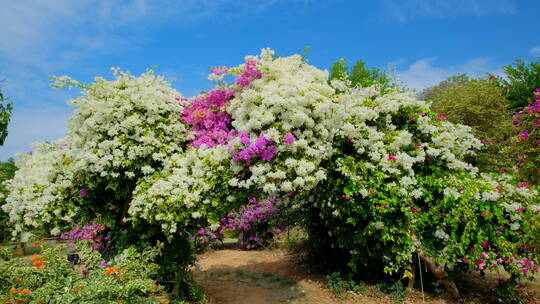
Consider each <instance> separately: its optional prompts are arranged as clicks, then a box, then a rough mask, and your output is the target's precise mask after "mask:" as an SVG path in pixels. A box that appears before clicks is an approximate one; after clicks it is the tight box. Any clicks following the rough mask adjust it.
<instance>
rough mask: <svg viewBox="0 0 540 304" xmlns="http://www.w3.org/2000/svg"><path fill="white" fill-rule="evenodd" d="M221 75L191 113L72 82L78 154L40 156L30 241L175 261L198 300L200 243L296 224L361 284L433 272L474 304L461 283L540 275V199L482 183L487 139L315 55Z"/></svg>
mask: <svg viewBox="0 0 540 304" xmlns="http://www.w3.org/2000/svg"><path fill="white" fill-rule="evenodd" d="M362 67H363V66H360V67H359V68H358V69H357V70H359V69H361V68H362ZM211 72H212V73H211V74H210V76H209V79H211V80H213V81H215V82H216V87H215V88H214V89H212V90H210V91H208V92H204V93H202V94H201V95H199V96H196V97H194V98H191V99H186V98H183V97H182V96H181V94H180V93H178V92H176V91H175V90H174V89H172V88H171V87H170V84H169V83H167V82H166V81H165V80H164V79H163V78H162V77H159V76H156V75H154V73H153V72H152V71H148V72H146V73H144V74H142V75H141V76H139V77H135V76H133V75H131V74H129V73H127V72H122V71H120V70H118V69H114V73H115V78H114V79H113V80H105V79H103V78H96V80H95V82H94V83H91V84H81V83H78V82H76V81H74V80H72V79H70V78H68V77H57V78H56V83H55V85H56V86H59V87H65V86H78V87H81V88H82V96H81V97H79V98H77V99H74V100H72V101H71V102H70V103H71V105H73V106H76V107H77V109H76V110H75V113H74V115H73V116H72V117H71V118H70V121H69V126H68V135H67V137H66V138H64V139H62V140H59V141H58V142H54V143H41V144H37V145H36V146H35V150H34V151H33V153H32V154H29V155H24V156H22V157H21V159H20V160H19V161H18V162H17V168H18V170H17V172H16V173H15V176H14V178H13V179H12V180H10V181H9V182H8V183H7V184H6V187H7V189H8V192H9V194H8V196H7V198H6V204H4V205H3V206H2V208H3V210H4V211H5V212H6V213H8V214H9V217H10V221H11V223H12V225H13V227H14V229H13V237H14V238H17V239H19V240H21V241H23V242H24V241H28V240H31V239H32V238H33V237H35V236H34V235H35V232H36V231H43V230H47V231H50V233H51V234H52V235H60V234H61V233H62V232H64V233H66V232H67V234H65V235H66V236H67V237H68V238H70V239H72V240H74V241H75V240H80V239H91V240H92V241H93V244H94V246H93V247H94V249H95V250H96V251H100V253H101V254H102V256H103V257H108V258H110V259H112V260H114V259H115V258H116V257H121V256H122V255H123V254H125V253H126V252H131V251H135V252H144V251H143V249H144V248H146V247H148V246H159V247H160V248H161V250H160V252H159V254H156V255H155V256H152V258H151V260H152V262H153V263H156V264H158V265H159V269H158V270H157V272H156V277H155V278H156V280H157V282H158V283H159V284H161V285H163V286H164V287H165V288H166V289H167V291H168V292H169V293H172V294H173V295H174V297H176V298H181V299H194V300H196V299H197V298H198V297H199V296H200V293H199V292H198V291H197V289H196V288H193V286H191V278H190V275H189V271H188V269H189V267H190V266H192V265H193V264H194V261H195V258H194V253H195V245H194V243H193V242H199V243H201V242H202V240H204V241H205V242H206V241H207V240H208V239H209V238H210V239H213V235H214V236H216V237H217V235H216V234H220V232H221V231H222V230H223V229H226V228H230V229H238V228H239V227H240V228H241V229H242V230H243V231H242V233H243V236H245V237H243V240H242V241H243V242H244V244H243V245H244V246H245V247H246V248H248V249H252V248H253V247H259V246H262V245H264V244H266V242H267V239H270V238H271V237H272V236H273V235H274V234H276V233H278V230H281V227H280V225H283V224H282V223H281V221H279V220H277V219H279V217H280V216H283V217H285V216H289V215H290V216H294V217H295V218H294V220H293V221H291V222H296V221H297V222H301V223H302V224H303V225H304V226H305V227H306V230H307V231H308V234H309V239H310V241H311V242H312V245H313V246H312V248H313V249H314V250H315V251H317V250H318V251H319V252H322V256H323V257H324V258H325V259H326V260H329V259H331V260H332V261H335V263H334V265H330V267H331V268H333V269H332V271H331V272H334V271H339V270H341V271H346V272H348V273H349V274H350V278H351V280H359V279H364V278H361V277H362V273H366V271H365V270H366V269H369V270H370V272H369V273H370V274H371V275H372V278H384V279H390V280H393V281H394V282H397V281H400V280H402V279H405V278H409V279H410V278H413V277H414V271H413V265H414V264H415V263H417V258H418V257H420V258H421V259H422V260H423V261H424V262H425V263H426V264H427V265H428V266H429V269H430V271H431V272H432V273H433V274H434V275H435V277H436V278H437V279H438V280H439V282H440V283H441V284H443V285H444V286H445V287H446V288H447V290H448V291H449V292H450V293H451V294H452V295H453V296H454V297H459V295H460V294H459V290H458V288H457V286H456V284H455V282H454V280H453V278H454V276H452V274H453V273H459V272H460V271H461V272H462V271H478V272H484V271H486V270H488V269H493V270H499V269H504V270H505V271H507V272H509V273H510V274H512V280H513V281H515V280H516V279H518V278H522V277H531V276H532V275H533V274H534V273H535V272H537V271H538V266H537V265H538V263H539V261H538V248H537V247H534V246H531V245H530V243H527V241H526V240H527V238H525V237H524V236H527V235H531V234H533V233H534V229H532V227H533V226H532V225H531V223H533V222H537V221H538V212H539V208H540V206H539V204H540V203H539V201H538V192H537V189H536V188H535V186H532V185H529V184H527V183H524V182H521V181H519V180H517V179H516V178H515V177H514V176H513V175H512V174H510V173H507V172H502V173H501V172H499V173H496V174H487V173H486V174H484V173H482V174H481V173H479V172H478V169H477V168H476V167H475V166H474V165H473V164H471V163H470V162H469V159H470V158H471V157H473V156H474V155H475V153H476V150H478V149H479V148H480V147H481V146H482V143H481V142H480V140H479V139H477V138H476V137H475V136H474V135H473V133H472V129H471V128H470V127H467V126H464V125H460V124H454V123H451V122H449V121H447V119H446V117H445V115H444V114H443V113H439V112H434V111H432V110H431V109H430V107H429V104H428V103H426V102H424V101H420V100H417V99H416V98H415V97H414V96H413V95H412V94H411V93H407V92H404V90H403V89H401V88H399V87H396V86H387V85H386V84H387V81H386V80H385V79H386V78H384V77H382V76H381V77H379V76H380V75H379V74H377V73H375V75H379V76H377V77H378V79H380V80H381V81H382V83H377V82H375V83H374V85H372V86H369V87H361V86H358V84H359V83H357V82H354V81H352V80H355V79H349V78H350V77H352V76H354V75H355V74H354V69H353V72H352V74H347V73H345V74H343V75H341V76H340V77H336V78H334V79H330V78H329V74H328V72H326V71H323V70H320V69H318V68H316V67H314V66H311V65H309V64H308V63H307V62H306V61H305V59H304V58H303V57H302V56H300V55H293V56H289V57H278V56H275V55H274V52H273V51H272V50H269V49H264V50H262V52H261V54H260V55H258V56H247V57H246V58H245V61H244V63H243V64H241V65H239V66H237V67H232V68H228V67H214V68H212V70H211ZM351 75H352V76H351ZM360 83H362V82H360ZM441 114H442V115H441ZM278 212H279V214H280V215H279V216H277V214H278ZM84 225H90V226H92V225H93V227H94V228H92V229H94V230H93V231H95V230H99V231H102V230H100V229H101V228H102V227H106V229H107V236H106V237H105V236H103V237H100V236H99V235H98V234H93V233H90V232H85V230H84V229H85V228H84V227H83V226H84ZM98 225H99V226H98ZM80 227H83V229H82V230H83V232H81V231H80V229H81V228H80ZM97 228H99V229H97ZM103 230H105V228H104V229H103ZM524 234H527V235H524ZM82 235H84V237H83V236H82ZM106 238H107V239H106ZM96 243H98V245H96ZM396 284H397V285H399V284H398V283H396ZM397 285H396V286H397Z"/></svg>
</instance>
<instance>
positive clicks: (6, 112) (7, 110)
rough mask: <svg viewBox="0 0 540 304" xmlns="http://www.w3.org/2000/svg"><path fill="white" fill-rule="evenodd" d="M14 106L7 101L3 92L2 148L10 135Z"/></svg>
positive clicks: (0, 103)
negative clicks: (9, 128) (9, 125)
mask: <svg viewBox="0 0 540 304" xmlns="http://www.w3.org/2000/svg"><path fill="white" fill-rule="evenodd" d="M12 111H13V105H12V103H11V102H9V101H7V100H6V98H5V97H4V94H3V93H2V91H0V146H2V145H3V144H4V141H5V140H6V137H7V135H8V124H9V121H10V120H11V112H12Z"/></svg>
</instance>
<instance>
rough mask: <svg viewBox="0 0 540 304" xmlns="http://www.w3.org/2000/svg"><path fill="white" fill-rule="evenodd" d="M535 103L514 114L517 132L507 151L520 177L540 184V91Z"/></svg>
mask: <svg viewBox="0 0 540 304" xmlns="http://www.w3.org/2000/svg"><path fill="white" fill-rule="evenodd" d="M533 93H534V97H535V101H534V102H531V103H530V104H529V105H527V106H526V107H525V108H524V109H523V110H521V111H518V112H516V113H514V117H513V119H512V121H513V123H514V126H515V130H514V132H512V134H513V137H512V138H511V142H510V145H509V147H508V148H507V149H506V151H505V152H507V153H508V154H510V155H513V156H514V161H515V162H514V164H515V165H516V167H517V168H518V172H519V175H520V176H521V177H522V178H523V179H525V180H526V181H528V182H530V183H533V184H535V185H538V184H539V183H540V166H539V165H538V164H539V161H540V133H539V128H538V126H539V125H540V89H536V90H535V91H534V92H533Z"/></svg>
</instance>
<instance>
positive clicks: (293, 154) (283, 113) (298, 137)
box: [227, 50, 341, 194]
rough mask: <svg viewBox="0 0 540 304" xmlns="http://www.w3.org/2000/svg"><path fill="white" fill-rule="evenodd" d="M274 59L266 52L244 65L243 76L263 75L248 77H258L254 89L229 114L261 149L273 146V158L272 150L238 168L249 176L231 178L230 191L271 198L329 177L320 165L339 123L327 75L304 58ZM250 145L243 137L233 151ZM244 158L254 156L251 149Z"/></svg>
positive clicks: (242, 95) (235, 100)
mask: <svg viewBox="0 0 540 304" xmlns="http://www.w3.org/2000/svg"><path fill="white" fill-rule="evenodd" d="M272 55H273V51H270V50H263V51H262V53H261V55H260V57H258V58H254V57H248V58H247V61H248V62H254V60H257V62H258V64H257V65H254V67H250V66H249V64H246V66H245V67H242V68H241V70H242V71H245V70H248V69H249V70H250V71H252V70H253V69H256V70H257V71H260V73H261V74H259V73H255V72H249V74H250V75H251V74H254V75H251V76H250V77H249V78H248V79H250V80H251V82H250V84H249V85H247V86H245V87H244V88H243V89H242V90H241V91H240V92H239V93H237V94H236V95H235V97H234V98H233V99H232V100H231V104H230V106H229V107H228V108H227V111H228V113H230V115H231V117H232V123H231V124H232V126H233V127H234V128H235V129H236V130H237V131H238V132H245V133H247V134H249V135H250V142H255V143H257V138H258V139H259V140H261V136H264V138H265V139H268V140H272V144H271V145H270V147H274V146H275V149H276V150H275V156H273V157H271V154H273V153H271V152H273V151H274V150H273V149H274V148H270V149H271V150H268V149H267V153H268V154H267V155H266V157H261V160H260V161H258V162H237V165H238V166H240V167H235V168H236V170H237V171H242V169H241V168H246V170H248V171H249V174H247V175H244V176H245V178H244V176H242V175H240V176H239V177H238V178H233V179H232V180H231V185H232V186H234V187H240V188H244V189H253V188H255V187H257V186H261V187H262V190H263V191H264V192H265V193H268V194H271V193H274V192H281V193H288V192H294V191H296V190H300V191H307V190H309V189H312V188H313V187H315V186H316V185H317V183H318V182H319V181H321V180H322V179H324V177H325V171H324V169H323V168H321V167H320V166H319V163H320V162H321V161H322V159H324V158H325V157H328V156H329V155H331V153H332V149H331V142H332V138H333V136H334V133H335V132H336V126H339V123H340V118H341V117H340V116H339V115H337V114H338V112H337V111H335V104H334V102H333V101H332V97H333V94H334V89H333V88H332V87H330V86H329V85H328V84H327V80H328V73H327V72H324V71H321V70H319V69H317V68H315V67H313V66H310V65H308V64H307V63H305V62H304V61H303V60H302V58H301V56H300V55H294V56H290V57H279V58H272ZM250 60H251V61H250ZM234 72H235V70H234V69H232V72H231V73H234ZM243 73H244V72H242V74H241V75H244V74H243ZM259 75H260V77H259ZM241 77H242V76H241ZM241 134H243V133H241ZM286 135H287V138H288V141H287V142H285V141H284V137H285V136H286ZM292 139H294V140H292ZM247 144H248V142H247V139H246V138H245V137H241V138H239V137H237V138H236V139H235V140H233V141H232V142H231V145H232V146H237V145H241V146H242V147H243V145H247ZM260 144H261V146H263V145H262V143H260ZM266 145H269V142H266ZM248 147H249V146H248ZM254 150H256V149H254ZM245 154H247V155H250V154H253V151H251V149H248V151H247V153H245ZM238 156H240V154H238ZM246 157H248V156H246ZM271 158H272V161H271V162H269V161H268V160H270V159H271Z"/></svg>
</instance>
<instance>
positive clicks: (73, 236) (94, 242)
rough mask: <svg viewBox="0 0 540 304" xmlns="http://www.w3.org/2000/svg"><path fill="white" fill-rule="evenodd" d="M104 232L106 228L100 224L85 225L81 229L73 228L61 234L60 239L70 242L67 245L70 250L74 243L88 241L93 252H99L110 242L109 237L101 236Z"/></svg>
mask: <svg viewBox="0 0 540 304" xmlns="http://www.w3.org/2000/svg"><path fill="white" fill-rule="evenodd" d="M105 230H107V227H106V226H104V225H101V224H93V225H85V226H83V227H82V228H80V227H79V226H75V227H73V229H71V231H68V232H64V233H62V234H61V235H60V238H61V239H63V240H70V241H72V242H73V243H70V244H69V247H70V248H73V247H74V246H75V244H74V243H76V242H78V241H90V245H91V246H92V248H93V249H94V250H101V249H103V248H104V245H105V242H106V241H108V240H110V236H108V235H103V232H104V231H105Z"/></svg>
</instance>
